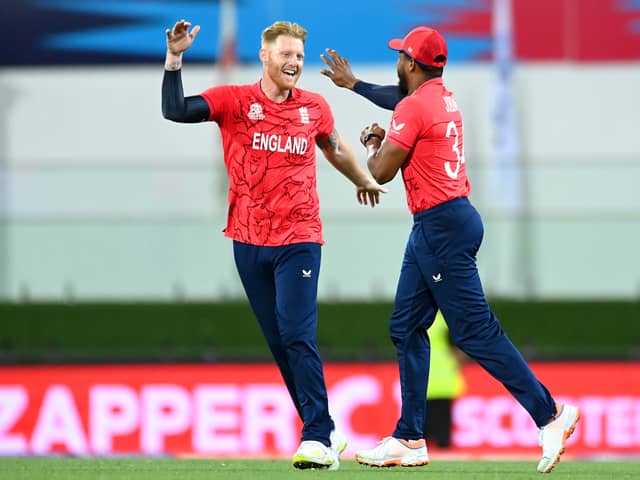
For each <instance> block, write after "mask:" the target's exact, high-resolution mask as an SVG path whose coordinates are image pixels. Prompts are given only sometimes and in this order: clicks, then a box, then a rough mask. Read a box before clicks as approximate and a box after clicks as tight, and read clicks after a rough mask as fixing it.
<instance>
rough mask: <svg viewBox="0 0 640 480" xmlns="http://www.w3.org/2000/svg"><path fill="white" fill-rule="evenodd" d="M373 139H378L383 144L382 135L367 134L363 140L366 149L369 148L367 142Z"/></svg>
mask: <svg viewBox="0 0 640 480" xmlns="http://www.w3.org/2000/svg"><path fill="white" fill-rule="evenodd" d="M372 138H377V139H378V140H380V142H382V137H381V136H380V135H378V134H377V133H367V134H366V135H365V136H364V138H363V139H362V145H364V146H365V147H366V146H367V142H368V141H369V140H371V139H372Z"/></svg>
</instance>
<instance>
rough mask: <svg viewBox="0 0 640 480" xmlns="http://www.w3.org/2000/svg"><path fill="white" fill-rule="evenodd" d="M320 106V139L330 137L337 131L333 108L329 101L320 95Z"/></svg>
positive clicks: (318, 134)
mask: <svg viewBox="0 0 640 480" xmlns="http://www.w3.org/2000/svg"><path fill="white" fill-rule="evenodd" d="M317 98H318V106H319V108H320V121H319V122H318V133H317V135H316V136H318V137H328V136H329V135H331V134H332V133H333V131H334V129H335V121H334V119H333V113H332V112H331V107H329V104H328V103H327V101H326V100H325V99H324V98H323V97H321V96H320V95H318V97H317Z"/></svg>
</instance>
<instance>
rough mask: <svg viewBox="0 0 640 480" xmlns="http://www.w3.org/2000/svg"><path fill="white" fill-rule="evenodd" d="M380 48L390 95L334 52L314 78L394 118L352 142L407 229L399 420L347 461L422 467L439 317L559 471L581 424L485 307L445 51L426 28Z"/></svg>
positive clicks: (398, 342) (398, 336)
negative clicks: (397, 204)
mask: <svg viewBox="0 0 640 480" xmlns="http://www.w3.org/2000/svg"><path fill="white" fill-rule="evenodd" d="M389 47H390V48H391V49H393V50H397V51H398V60H397V71H398V79H399V82H398V87H397V88H391V87H389V86H377V85H372V84H367V83H365V82H361V81H359V80H358V79H356V78H355V76H354V75H353V74H352V72H351V70H350V67H349V64H348V62H347V61H346V60H345V59H344V58H343V57H341V56H340V55H338V54H337V53H336V52H335V50H327V56H324V55H323V60H324V61H325V63H326V64H327V66H328V69H325V70H323V71H322V73H323V74H324V75H326V76H327V77H329V78H331V79H332V80H333V81H334V83H335V84H336V85H338V86H341V87H346V88H350V89H352V90H354V91H355V92H357V93H359V94H361V95H363V96H365V97H366V98H368V99H369V100H371V101H373V102H374V103H376V104H378V105H380V106H381V107H383V108H390V109H393V115H392V118H391V125H390V127H389V133H388V135H386V131H385V130H384V129H383V128H382V127H380V126H379V125H378V124H376V123H373V124H371V125H369V126H367V127H366V128H365V129H364V130H363V131H362V134H361V137H360V141H361V143H362V144H363V145H364V146H365V148H366V149H367V157H368V158H367V165H368V167H369V171H370V172H371V174H372V175H373V177H374V178H375V179H376V180H377V181H378V182H379V183H381V184H385V183H387V182H389V181H390V180H392V179H393V178H394V177H395V175H396V174H397V173H398V171H399V170H400V171H401V172H402V178H403V181H404V185H405V190H406V196H407V203H408V206H409V210H410V212H411V213H412V214H413V219H414V224H413V229H412V231H411V233H410V235H409V240H408V242H407V246H406V250H405V254H404V259H403V262H402V268H401V272H400V279H399V282H398V288H397V291H396V298H395V304H394V310H393V313H392V316H391V321H390V329H391V338H392V340H393V342H394V344H395V346H396V349H397V353H398V362H399V368H400V385H401V391H402V409H401V415H400V419H399V420H398V423H397V424H396V427H395V430H394V432H393V434H392V436H390V437H387V438H385V439H384V440H383V441H382V442H380V444H379V445H378V446H377V447H375V448H373V449H370V450H363V451H360V452H357V453H356V460H357V461H358V462H360V463H362V464H366V465H372V466H391V465H401V466H420V465H427V464H428V463H429V457H428V453H427V447H426V443H425V440H424V432H423V421H424V417H425V396H426V390H427V382H428V378H429V366H430V363H429V362H430V359H429V358H430V356H429V348H430V346H429V337H428V335H427V333H426V330H427V329H428V328H429V327H430V326H431V324H432V323H433V321H434V318H435V316H436V312H437V311H438V309H440V310H441V311H442V314H443V316H444V318H445V319H446V322H447V324H448V326H449V330H450V332H451V337H452V340H453V342H454V343H455V344H456V345H457V346H458V347H459V348H460V349H461V350H462V351H463V352H465V353H466V354H467V355H469V356H470V357H472V358H474V359H475V360H476V361H478V362H479V363H480V364H481V365H482V366H483V367H484V368H485V369H486V370H487V371H488V372H489V373H490V374H491V375H492V376H493V377H494V378H496V379H497V380H498V381H500V382H501V383H502V384H503V385H504V386H505V387H506V388H507V390H508V391H509V392H510V393H511V394H512V395H513V396H514V397H515V398H516V400H517V401H518V402H519V403H520V404H521V405H522V406H523V407H524V408H525V409H526V410H527V412H528V413H529V415H530V416H531V418H532V419H533V421H534V422H535V423H536V425H537V426H538V427H539V428H540V445H541V446H542V458H541V459H540V462H539V463H538V471H539V472H540V473H548V472H550V471H551V469H553V467H554V466H555V465H556V464H557V463H558V461H559V460H560V455H561V454H562V453H563V452H564V447H565V441H566V439H567V438H568V437H569V435H571V433H572V432H573V431H574V428H575V426H576V423H577V422H578V420H579V418H580V412H579V409H578V408H577V407H575V406H572V405H568V404H564V405H562V404H556V402H555V401H554V399H553V398H552V396H551V394H550V393H549V391H548V390H547V388H546V387H545V386H544V385H543V384H542V383H541V382H540V381H538V379H537V378H536V377H535V375H534V374H533V372H532V371H531V369H530V367H529V366H528V364H527V362H526V361H525V360H524V358H523V357H522V355H521V354H520V353H519V351H518V350H517V349H516V348H515V346H514V345H513V344H512V343H511V341H510V340H509V338H508V337H507V335H506V334H505V332H504V331H503V330H502V328H501V326H500V323H499V321H498V319H497V317H496V315H495V314H494V313H493V312H492V311H491V308H490V307H489V304H488V303H487V300H486V298H485V296H484V292H483V289H482V284H481V282H480V277H479V275H478V269H477V266H476V254H477V252H478V250H479V248H480V245H481V243H482V237H483V233H484V227H483V225H482V220H481V218H480V215H479V214H478V212H477V211H476V209H475V208H474V207H473V205H472V204H471V203H470V201H469V198H468V196H469V193H470V190H471V187H470V184H469V180H468V178H467V173H466V160H465V152H464V142H463V138H464V135H463V133H464V132H463V124H462V115H461V113H460V110H459V108H458V105H457V103H456V101H455V98H454V96H453V94H452V93H451V92H450V91H449V90H448V89H447V88H446V87H445V85H444V83H443V80H442V74H443V70H444V66H445V64H446V63H447V55H448V51H447V44H446V41H445V39H444V37H442V35H440V33H439V32H437V31H436V30H434V29H432V28H428V27H417V28H415V29H413V30H411V31H410V32H409V33H408V34H407V35H406V36H405V37H404V38H402V39H393V40H391V41H389ZM385 135H386V140H384V139H385Z"/></svg>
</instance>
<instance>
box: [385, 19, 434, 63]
mask: <svg viewBox="0 0 640 480" xmlns="http://www.w3.org/2000/svg"><path fill="white" fill-rule="evenodd" d="M389 48H391V49H393V50H399V51H402V52H404V53H406V54H407V55H409V56H410V57H411V58H413V59H414V60H417V61H418V62H420V63H422V64H424V65H429V66H432V67H444V64H445V63H447V42H446V41H445V40H444V37H443V36H442V35H440V33H438V31H437V30H434V29H433V28H429V27H416V28H414V29H413V30H411V31H410V32H409V33H407V35H406V36H405V37H404V38H393V39H391V40H389ZM441 55H443V56H444V60H443V59H438V60H439V61H436V58H438V57H439V56H441Z"/></svg>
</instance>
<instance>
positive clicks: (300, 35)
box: [262, 20, 307, 48]
mask: <svg viewBox="0 0 640 480" xmlns="http://www.w3.org/2000/svg"><path fill="white" fill-rule="evenodd" d="M281 35H286V36H288V37H293V38H297V39H299V40H302V43H304V40H305V37H306V36H307V30H306V29H305V28H303V27H301V26H300V25H298V24H297V23H293V22H284V21H281V20H279V21H277V22H275V23H273V24H272V25H270V26H268V27H267V28H265V29H264V30H263V31H262V48H264V47H265V45H267V44H270V43H273V42H275V41H276V39H277V38H278V37H279V36H281Z"/></svg>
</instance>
